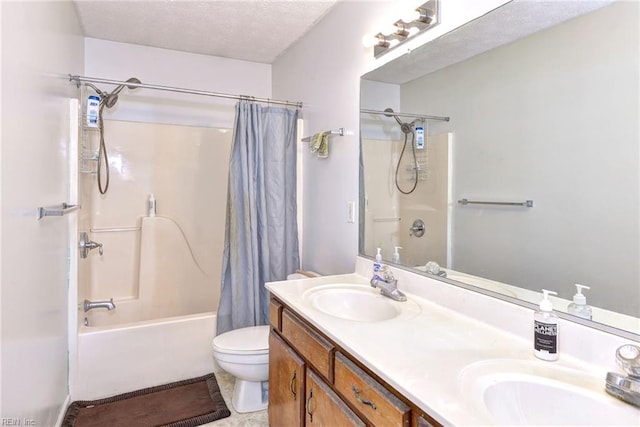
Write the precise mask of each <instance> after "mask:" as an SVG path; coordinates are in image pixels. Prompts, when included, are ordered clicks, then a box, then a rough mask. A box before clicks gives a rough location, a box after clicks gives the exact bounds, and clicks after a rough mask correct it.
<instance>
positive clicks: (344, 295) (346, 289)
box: [303, 283, 420, 322]
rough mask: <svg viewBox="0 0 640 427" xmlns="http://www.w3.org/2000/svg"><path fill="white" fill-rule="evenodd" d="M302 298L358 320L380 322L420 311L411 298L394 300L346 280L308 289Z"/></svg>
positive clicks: (316, 307) (331, 314)
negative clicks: (345, 281)
mask: <svg viewBox="0 0 640 427" xmlns="http://www.w3.org/2000/svg"><path fill="white" fill-rule="evenodd" d="M303 299H304V300H305V301H306V302H307V303H309V304H310V305H311V307H313V308H315V309H316V310H318V311H321V312H323V313H325V314H328V315H330V316H333V317H338V318H340V319H346V320H353V321H358V322H381V321H384V320H390V319H395V318H396V317H398V316H400V315H402V314H403V313H416V312H419V311H420V309H419V306H418V305H417V304H416V303H415V302H413V301H411V300H409V301H405V302H398V301H394V300H392V299H390V298H387V297H385V296H383V295H381V294H380V291H379V290H377V289H374V288H372V287H370V286H366V285H354V284H347V283H337V284H331V285H325V286H318V287H316V288H313V289H310V290H308V291H307V292H305V294H304V295H303Z"/></svg>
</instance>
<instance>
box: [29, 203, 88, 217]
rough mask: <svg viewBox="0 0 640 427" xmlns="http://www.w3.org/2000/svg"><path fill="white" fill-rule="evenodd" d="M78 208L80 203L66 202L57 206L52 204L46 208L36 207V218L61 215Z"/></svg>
mask: <svg viewBox="0 0 640 427" xmlns="http://www.w3.org/2000/svg"><path fill="white" fill-rule="evenodd" d="M78 209H80V205H69V204H67V203H66V202H62V203H60V205H59V206H52V207H48V208H43V207H39V208H38V219H42V218H44V217H45V216H63V215H66V214H68V213H70V212H73V211H77V210H78Z"/></svg>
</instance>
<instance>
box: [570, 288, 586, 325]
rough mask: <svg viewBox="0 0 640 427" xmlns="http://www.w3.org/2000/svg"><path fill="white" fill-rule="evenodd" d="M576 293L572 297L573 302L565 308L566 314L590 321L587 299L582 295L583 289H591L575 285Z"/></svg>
mask: <svg viewBox="0 0 640 427" xmlns="http://www.w3.org/2000/svg"><path fill="white" fill-rule="evenodd" d="M576 289H577V292H576V294H575V295H574V296H573V302H572V303H571V304H569V306H567V312H568V313H569V314H573V315H574V316H578V317H582V318H583V319H589V320H591V317H592V313H591V307H589V306H588V305H587V297H586V296H584V295H583V294H582V290H583V289H591V288H590V287H589V286H584V285H580V284H578V283H576Z"/></svg>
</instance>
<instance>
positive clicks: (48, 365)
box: [0, 1, 83, 426]
mask: <svg viewBox="0 0 640 427" xmlns="http://www.w3.org/2000/svg"><path fill="white" fill-rule="evenodd" d="M0 7H1V11H2V276H1V277H2V283H1V285H2V371H1V374H2V407H1V418H2V420H3V422H4V421H6V420H7V419H15V418H17V419H19V420H20V421H21V422H22V423H23V425H25V422H26V421H25V420H32V421H33V422H34V423H35V425H41V426H51V425H54V424H55V423H56V419H57V418H58V416H59V414H60V413H61V412H62V411H64V409H65V407H64V405H65V403H66V401H65V399H66V397H67V395H68V389H67V318H68V312H69V309H68V304H67V291H68V289H67V288H68V284H67V269H68V265H67V264H68V261H67V250H68V245H69V237H68V233H69V231H68V229H69V223H70V222H71V221H73V220H71V219H70V217H52V218H44V219H42V220H41V221H38V220H37V219H36V208H37V207H39V206H49V205H56V204H59V203H60V202H62V201H65V200H68V197H69V194H68V192H69V176H68V157H67V149H68V140H69V101H68V98H69V97H72V96H74V94H75V87H74V86H72V85H71V84H69V83H68V81H67V78H66V77H65V76H66V75H67V74H68V73H82V71H83V49H82V43H83V39H82V36H81V30H80V26H79V23H78V19H77V16H76V12H75V8H74V6H73V4H72V3H71V2H66V1H65V2H48V1H47V2H45V1H43V2H2V3H1V4H0Z"/></svg>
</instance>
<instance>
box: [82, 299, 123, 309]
mask: <svg viewBox="0 0 640 427" xmlns="http://www.w3.org/2000/svg"><path fill="white" fill-rule="evenodd" d="M94 308H106V309H107V310H113V309H114V308H116V305H115V304H114V303H113V298H111V299H110V300H109V301H89V300H88V299H86V300H84V311H85V312H87V311H89V310H92V309H94Z"/></svg>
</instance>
